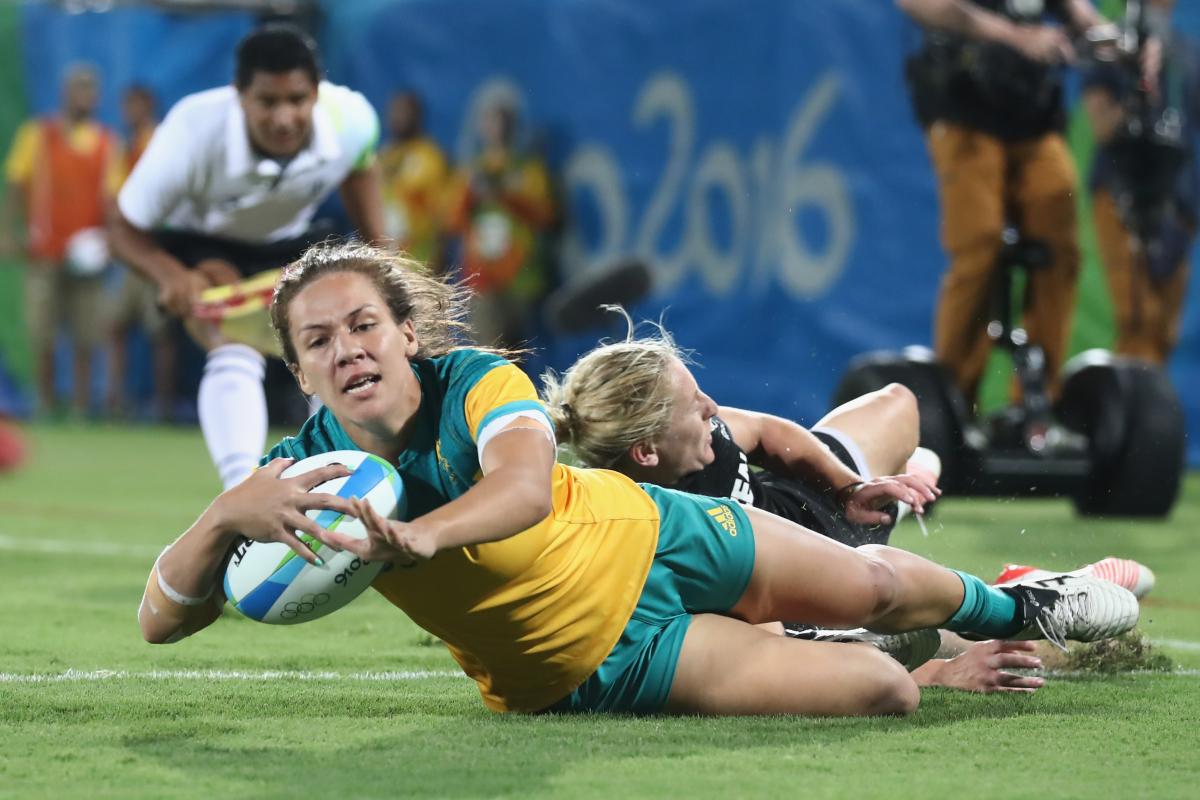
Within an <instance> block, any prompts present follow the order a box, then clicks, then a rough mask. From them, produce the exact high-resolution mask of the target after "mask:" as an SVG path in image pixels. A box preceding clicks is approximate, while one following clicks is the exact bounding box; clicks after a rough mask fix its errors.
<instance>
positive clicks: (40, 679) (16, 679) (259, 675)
mask: <svg viewBox="0 0 1200 800" xmlns="http://www.w3.org/2000/svg"><path fill="white" fill-rule="evenodd" d="M465 677H467V676H466V675H464V674H463V673H461V672H456V671H454V670H406V671H401V672H345V673H343V672H326V671H320V672H309V671H306V670H260V671H248V670H225V669H180V670H167V669H163V670H157V669H156V670H149V671H141V672H133V671H130V670H124V669H96V670H75V669H69V670H67V671H66V672H59V673H53V674H48V673H38V672H0V683H68V682H73V681H79V682H88V681H110V680H124V679H130V678H132V679H134V680H151V681H176V680H202V681H378V682H394V681H420V680H429V679H431V678H465Z"/></svg>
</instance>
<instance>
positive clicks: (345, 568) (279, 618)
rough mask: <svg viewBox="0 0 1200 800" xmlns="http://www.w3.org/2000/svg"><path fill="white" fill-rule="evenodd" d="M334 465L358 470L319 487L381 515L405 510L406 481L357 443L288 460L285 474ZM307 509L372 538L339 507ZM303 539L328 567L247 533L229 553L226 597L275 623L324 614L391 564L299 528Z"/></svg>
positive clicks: (329, 525)
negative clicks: (323, 540)
mask: <svg viewBox="0 0 1200 800" xmlns="http://www.w3.org/2000/svg"><path fill="white" fill-rule="evenodd" d="M328 464H344V465H346V466H347V467H349V468H350V469H352V470H354V472H353V473H352V474H351V475H349V476H347V477H344V478H335V479H334V480H331V481H327V482H325V483H323V484H321V485H320V486H317V487H316V488H314V489H313V490H312V491H313V492H318V493H324V494H336V495H338V496H340V497H347V498H349V497H361V498H363V499H365V500H366V501H367V502H368V503H370V504H371V506H372V507H373V508H374V509H375V510H376V511H378V512H379V513H380V514H381V515H382V516H384V517H386V518H390V519H398V518H400V517H402V516H403V515H404V511H405V505H406V503H405V496H404V485H403V483H402V481H401V480H400V475H399V474H398V473H397V472H396V470H395V468H393V467H392V465H391V464H389V463H387V461H385V460H384V459H382V458H379V457H378V456H374V455H371V454H370V453H363V452H360V451H358V450H335V451H333V452H330V453H321V454H320V455H316V456H312V457H310V458H306V459H304V460H302V461H298V462H296V463H295V464H293V465H292V466H290V467H288V468H287V469H286V470H285V471H284V472H283V475H282V477H283V478H291V477H295V476H296V475H301V474H303V473H305V472H309V471H311V470H314V469H317V468H319V467H324V466H326V465H328ZM308 516H309V517H310V518H311V519H313V520H315V521H316V523H317V524H318V525H320V526H321V527H322V528H325V529H327V530H333V531H338V532H339V533H344V534H347V535H350V536H354V537H356V538H359V539H365V538H366V537H367V531H366V528H365V527H364V526H363V524H362V523H361V522H359V521H358V520H357V519H355V518H353V517H349V516H345V515H343V514H340V513H338V512H336V511H328V510H324V511H309V512H308ZM297 534H298V535H299V536H300V538H301V540H303V541H305V542H306V543H308V544H309V545H311V546H317V545H319V547H320V549H319V550H317V551H316V553H317V555H318V556H320V557H321V558H322V559H323V560H324V561H325V564H324V566H321V567H317V566H313V565H312V564H309V563H308V562H307V561H305V560H304V559H303V558H301V557H300V556H298V555H296V553H295V552H294V551H293V550H292V549H291V548H290V547H288V546H287V545H286V544H283V543H282V542H255V541H250V540H245V541H243V542H242V543H241V544H239V545H238V547H237V549H236V550H235V551H234V553H233V555H232V556H231V557H230V560H229V566H228V567H227V568H226V570H225V583H224V587H225V597H226V598H227V599H228V600H229V602H230V603H231V604H232V605H233V607H234V608H236V609H237V610H238V611H240V612H241V613H242V614H244V615H246V616H247V617H249V618H250V619H253V620H258V621H259V622H266V623H270V624H272V625H293V624H296V623H299V622H308V621H310V620H314V619H317V618H318V617H323V616H325V615H326V614H328V613H330V612H332V611H336V610H337V609H339V608H341V607H342V606H344V605H346V604H347V603H349V602H350V601H351V600H353V599H354V598H356V597H358V596H359V595H360V594H362V593H363V592H364V591H365V590H366V588H367V587H368V586H370V585H371V582H372V581H373V580H375V576H377V575H378V574H379V572H380V571H381V570H382V569H383V567H384V562H382V561H379V562H366V561H363V560H362V559H360V558H359V557H358V556H356V555H354V554H353V553H350V552H345V551H343V552H341V553H339V552H337V551H335V550H333V549H332V548H330V547H327V546H325V545H320V543H319V542H317V541H316V540H315V539H313V538H312V537H310V536H309V535H308V534H305V533H301V532H300V531H297Z"/></svg>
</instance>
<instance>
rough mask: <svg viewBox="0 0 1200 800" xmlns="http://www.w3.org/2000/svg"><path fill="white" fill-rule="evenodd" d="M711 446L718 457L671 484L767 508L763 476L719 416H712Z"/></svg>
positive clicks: (681, 489)
mask: <svg viewBox="0 0 1200 800" xmlns="http://www.w3.org/2000/svg"><path fill="white" fill-rule="evenodd" d="M712 448H713V454H714V455H715V456H716V457H715V458H714V459H713V461H712V463H711V464H709V465H708V466H706V467H705V468H704V469H702V470H700V471H699V472H693V473H692V474H691V475H685V476H683V478H682V479H681V480H680V481H679V483H677V484H675V485H674V486H672V487H671V488H672V489H678V490H679V491H681V492H690V493H691V494H702V495H704V496H706V497H728V498H729V499H730V500H736V501H737V502H739V503H741V504H742V505H748V506H755V507H756V508H766V506H764V505H763V490H762V479H761V478H760V477H759V475H758V474H757V473H755V472H753V471H751V469H750V462H749V461H747V460H746V454H745V453H744V452H742V448H740V447H738V445H737V442H735V441H734V440H733V432H732V431H730V430H729V426H728V425H726V424H725V421H724V420H723V419H721V418H720V417H713V418H712ZM767 510H768V511H770V510H771V509H769V508H768V509H767Z"/></svg>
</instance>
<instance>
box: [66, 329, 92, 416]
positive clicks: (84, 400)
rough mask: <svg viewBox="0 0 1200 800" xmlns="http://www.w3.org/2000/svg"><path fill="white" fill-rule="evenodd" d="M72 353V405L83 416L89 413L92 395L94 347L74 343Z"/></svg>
mask: <svg viewBox="0 0 1200 800" xmlns="http://www.w3.org/2000/svg"><path fill="white" fill-rule="evenodd" d="M71 353H72V361H73V362H74V367H75V372H74V375H73V381H72V382H73V383H74V386H72V387H71V389H72V395H73V398H72V402H71V405H72V410H73V411H74V412H75V413H76V414H78V415H79V416H81V417H83V416H86V415H87V413H88V406H89V404H90V403H89V401H90V400H91V396H92V348H90V347H88V346H87V345H84V344H73V345H72V349H71Z"/></svg>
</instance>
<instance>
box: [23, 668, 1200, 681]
mask: <svg viewBox="0 0 1200 800" xmlns="http://www.w3.org/2000/svg"><path fill="white" fill-rule="evenodd" d="M1045 674H1047V675H1049V676H1050V677H1055V678H1073V677H1096V676H1097V673H1094V672H1073V671H1072V672H1057V671H1052V672H1047V673H1045ZM1121 674H1122V675H1173V676H1176V677H1184V678H1197V677H1200V669H1177V670H1175V671H1174V672H1154V671H1152V670H1134V671H1132V672H1123V673H1121ZM466 677H467V676H466V675H464V674H463V673H461V672H457V671H454V670H405V671H398V672H331V671H317V672H310V671H305V670H259V671H250V670H225V669H181V670H167V669H163V670H147V671H131V670H124V669H95V670H76V669H69V670H67V671H66V672H58V673H44V672H0V683H73V682H79V683H88V682H97V681H112V680H128V679H133V680H151V681H176V680H201V681H368V682H378V683H394V682H398V681H420V680H430V679H434V678H466Z"/></svg>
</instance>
